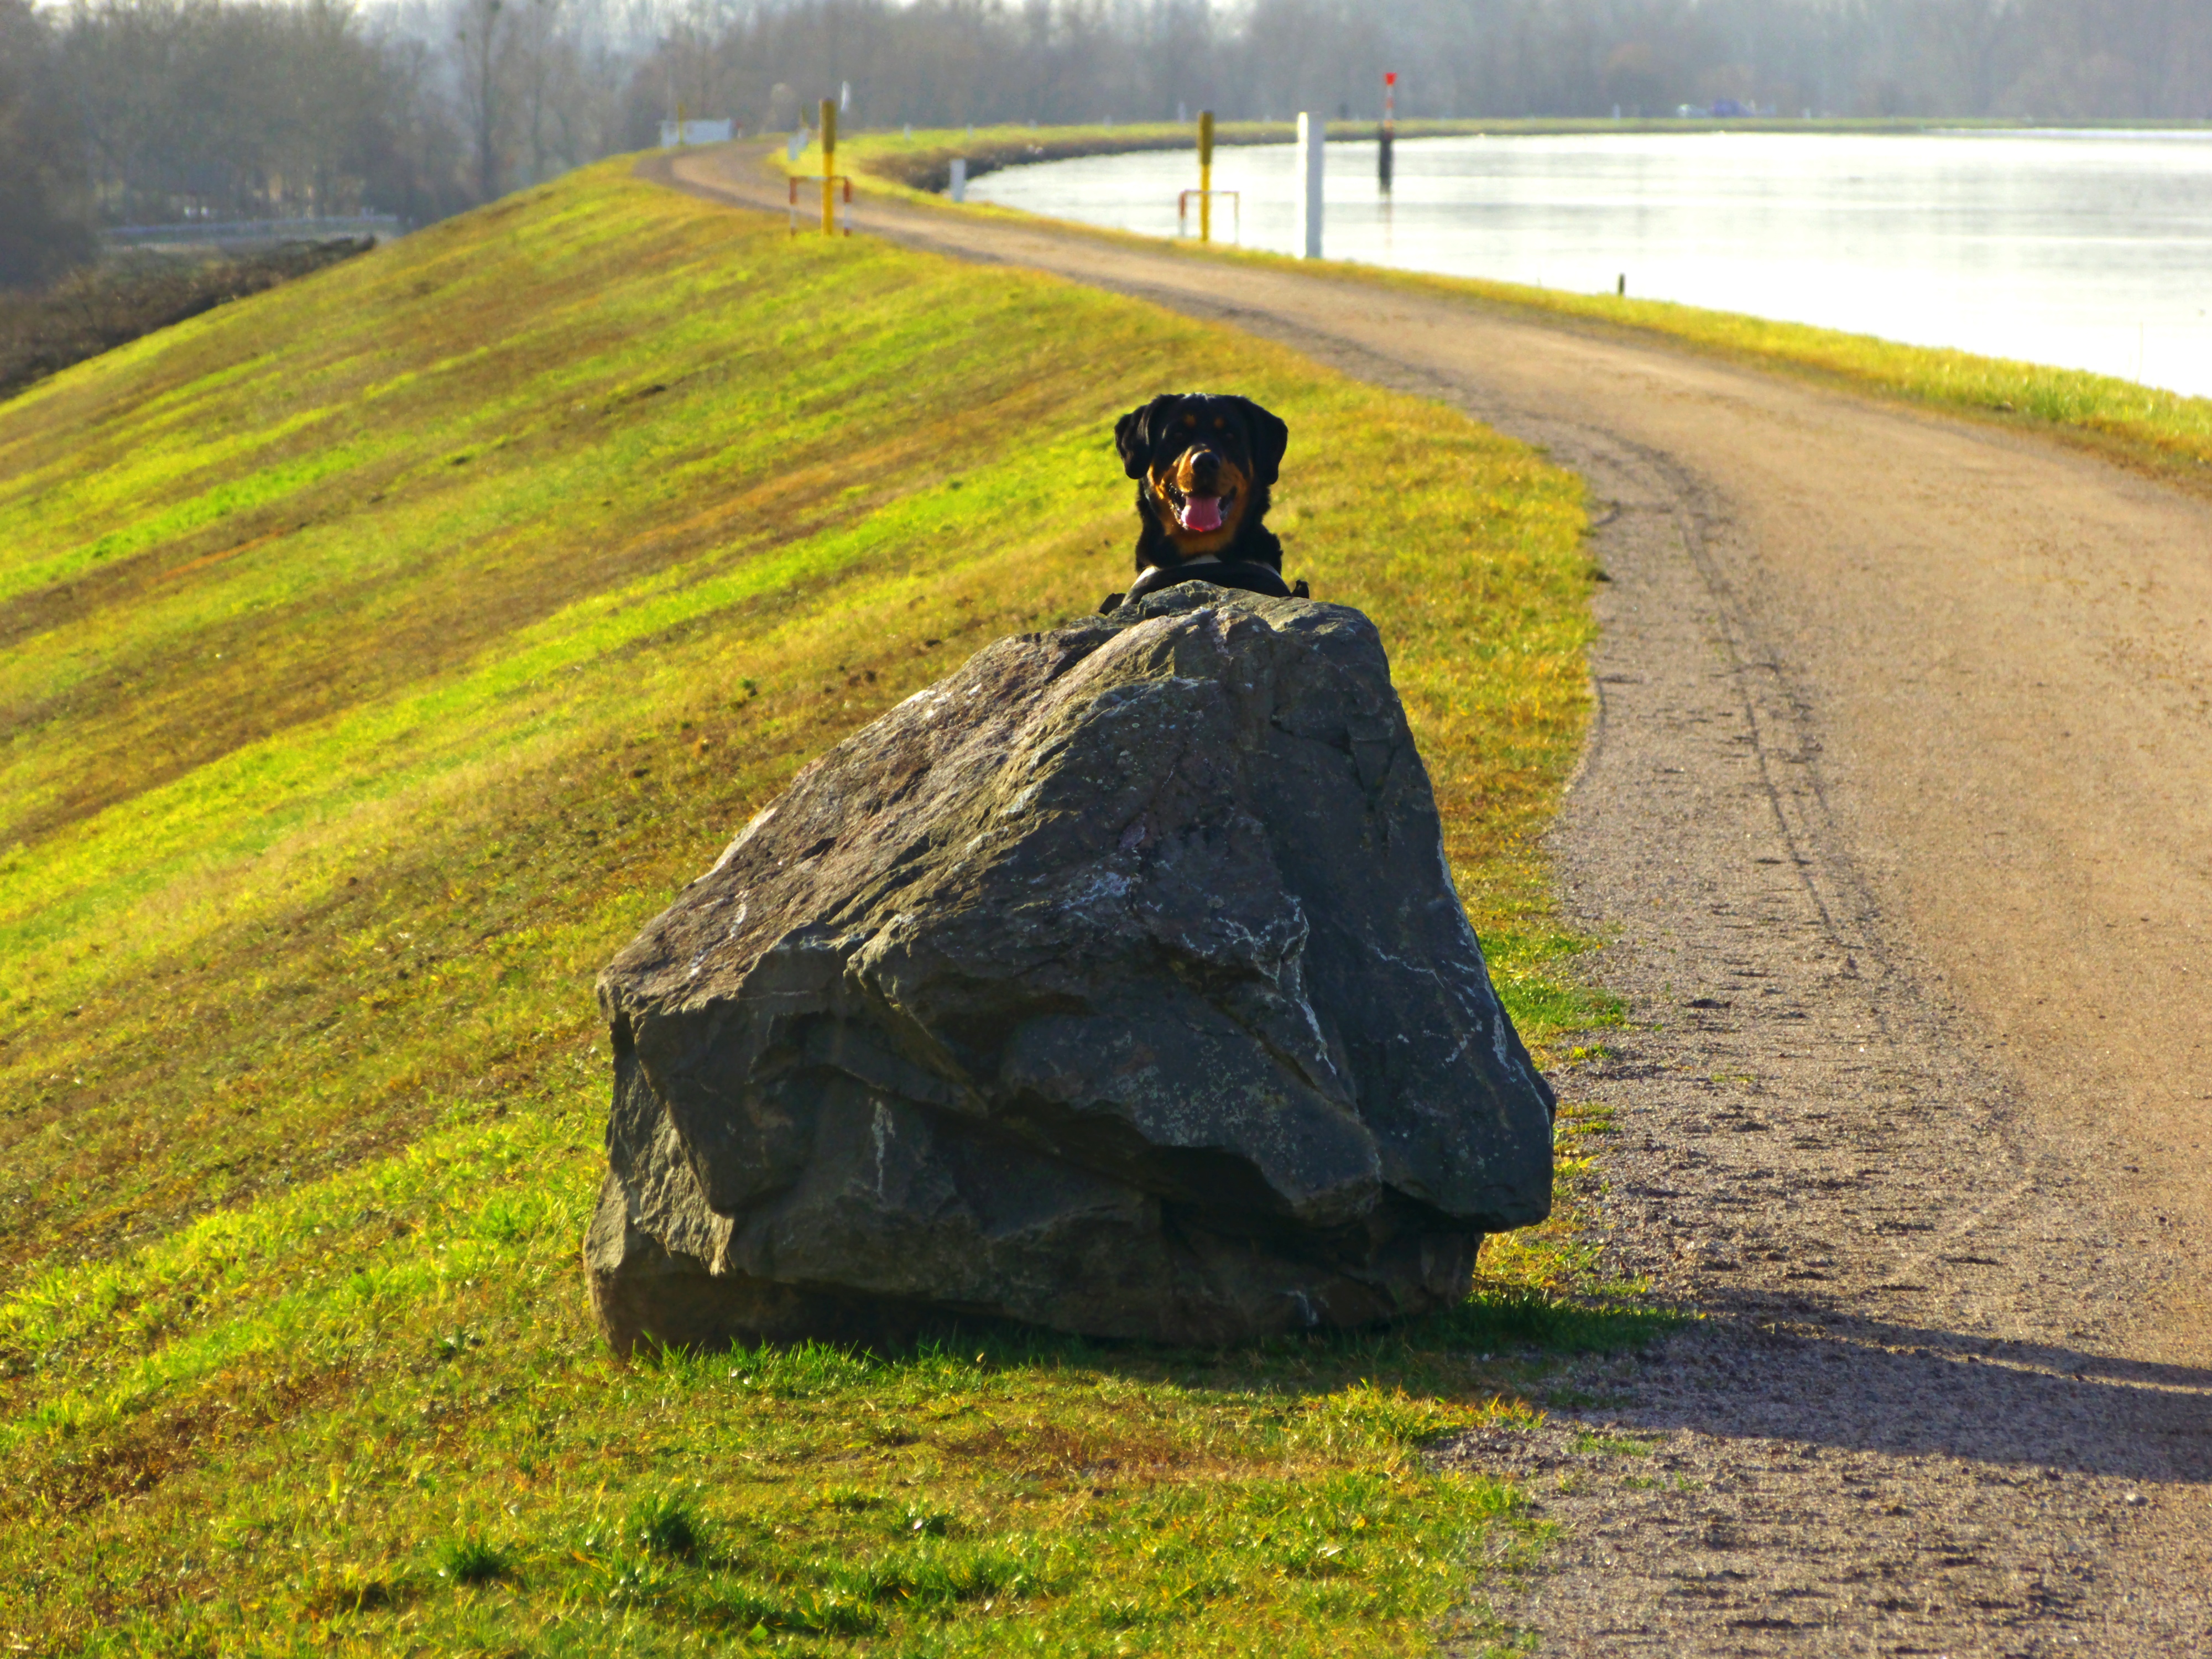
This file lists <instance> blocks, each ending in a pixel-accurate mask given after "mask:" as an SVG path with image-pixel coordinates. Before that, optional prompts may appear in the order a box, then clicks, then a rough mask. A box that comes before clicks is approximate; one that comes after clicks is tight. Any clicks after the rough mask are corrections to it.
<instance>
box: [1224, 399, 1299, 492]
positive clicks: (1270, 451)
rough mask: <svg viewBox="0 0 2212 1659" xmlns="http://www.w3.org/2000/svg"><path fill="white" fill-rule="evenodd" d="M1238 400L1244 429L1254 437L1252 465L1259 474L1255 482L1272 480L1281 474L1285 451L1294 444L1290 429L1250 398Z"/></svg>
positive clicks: (1270, 481) (1252, 439)
mask: <svg viewBox="0 0 2212 1659" xmlns="http://www.w3.org/2000/svg"><path fill="white" fill-rule="evenodd" d="M1237 404H1238V406H1239V407H1240V408H1241V410H1243V416H1244V430H1245V431H1246V432H1247V433H1248V434H1249V435H1250V437H1251V441H1252V465H1253V467H1254V469H1255V471H1257V472H1258V474H1259V477H1257V478H1256V479H1255V480H1254V482H1255V483H1262V484H1271V483H1274V482H1275V479H1276V477H1278V475H1279V474H1280V472H1281V471H1282V466H1283V452H1284V451H1285V450H1286V449H1288V448H1289V447H1291V429H1290V428H1289V427H1287V426H1285V425H1284V424H1283V422H1280V421H1279V420H1277V419H1276V418H1275V417H1274V416H1273V415H1271V414H1269V413H1268V412H1267V410H1264V409H1262V408H1261V407H1260V405H1259V404H1255V403H1254V402H1253V401H1252V400H1251V399H1250V398H1238V399H1237Z"/></svg>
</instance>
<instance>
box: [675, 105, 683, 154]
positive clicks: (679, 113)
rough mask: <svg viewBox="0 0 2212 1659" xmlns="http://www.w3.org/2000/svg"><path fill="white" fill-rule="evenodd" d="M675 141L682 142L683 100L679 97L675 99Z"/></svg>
mask: <svg viewBox="0 0 2212 1659" xmlns="http://www.w3.org/2000/svg"><path fill="white" fill-rule="evenodd" d="M676 142H677V143H678V144H679V145H680V144H682V143H683V142H684V100H682V99H681V98H679V99H678V100H676Z"/></svg>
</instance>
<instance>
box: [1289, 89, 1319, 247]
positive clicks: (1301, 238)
mask: <svg viewBox="0 0 2212 1659" xmlns="http://www.w3.org/2000/svg"><path fill="white" fill-rule="evenodd" d="M1327 148H1328V119H1327V118H1325V117H1322V116H1319V115H1309V114H1306V113H1305V112H1303V111H1301V112H1299V115H1298V179H1299V181H1300V183H1299V189H1298V195H1297V222H1296V225H1295V227H1294V230H1293V234H1292V235H1291V241H1292V242H1293V243H1294V244H1295V245H1296V251H1297V256H1298V258H1301V259H1318V258H1321V181H1322V170H1323V164H1322V152H1323V151H1324V150H1325V149H1327Z"/></svg>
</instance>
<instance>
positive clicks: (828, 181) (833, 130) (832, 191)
mask: <svg viewBox="0 0 2212 1659" xmlns="http://www.w3.org/2000/svg"><path fill="white" fill-rule="evenodd" d="M836 171H837V100H836V99H835V98H824V99H823V100H822V234H823V235H824V236H835V235H836V234H837V194H836V192H837V185H836V177H835V175H836Z"/></svg>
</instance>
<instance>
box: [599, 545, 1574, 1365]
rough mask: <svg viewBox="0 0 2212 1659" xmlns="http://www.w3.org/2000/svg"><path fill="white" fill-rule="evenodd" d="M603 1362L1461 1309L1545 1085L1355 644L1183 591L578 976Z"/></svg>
mask: <svg viewBox="0 0 2212 1659" xmlns="http://www.w3.org/2000/svg"><path fill="white" fill-rule="evenodd" d="M599 1000H600V1005H601V1006H602V1008H603V1009H604V1011H605V1014H606V1017H607V1019H608V1021H609V1024H611V1027H612V1029H613V1039H614V1040H613V1048H614V1057H615V1060H614V1067H615V1088H614V1107H613V1112H612V1117H611V1123H610V1125H609V1129H608V1137H607V1148H608V1164H609V1169H608V1172H607V1176H606V1181H605V1186H604V1188H602V1190H601V1193H600V1196H599V1211H598V1213H597V1215H596V1216H595V1217H594V1218H593V1220H592V1225H591V1230H590V1233H589V1235H588V1237H587V1238H586V1243H585V1264H586V1273H587V1276H588V1278H589V1280H590V1285H591V1296H592V1306H593V1307H594V1309H595V1310H597V1312H598V1314H599V1319H600V1321H601V1322H602V1323H603V1324H604V1325H605V1328H606V1332H607V1334H608V1336H609V1338H610V1339H611V1341H612V1342H613V1343H614V1345H615V1346H616V1347H617V1348H618V1349H622V1350H623V1351H627V1350H628V1349H629V1348H630V1347H631V1346H633V1345H634V1344H635V1343H636V1342H638V1341H640V1340H651V1341H657V1342H661V1343H667V1344H702V1345H703V1344H717V1343H722V1342H726V1341H730V1340H787V1339H794V1338H798V1337H802V1336H817V1337H823V1338H826V1339H831V1340H860V1341H886V1340H889V1341H897V1340H903V1339H905V1338H907V1337H909V1336H911V1335H913V1334H917V1333H919V1332H921V1331H922V1330H924V1329H926V1328H928V1327H930V1326H931V1325H932V1324H933V1323H936V1322H941V1321H946V1320H957V1319H960V1318H974V1317H976V1316H983V1317H996V1318H1010V1319H1014V1320H1021V1321H1026V1322H1034V1323H1036V1324H1039V1325H1046V1326H1051V1327H1054V1328H1058V1329H1060V1330H1064V1331H1075V1332H1083V1333H1087V1334H1094V1335H1100V1336H1115V1337H1151V1338H1158V1339H1162V1340H1170V1341H1176V1342H1196V1343H1209V1344H1210V1343H1221V1342H1229V1341H1234V1340H1239V1339H1243V1338H1248V1337H1252V1336H1256V1335H1260V1334H1267V1333H1271V1332H1280V1331H1287V1330H1297V1329H1301V1328H1309V1327H1312V1326H1317V1325H1357V1324H1362V1323H1365V1322H1370V1321H1374V1320H1379V1319H1387V1318H1390V1317H1392V1316H1398V1315H1402V1314H1408V1313H1413V1312H1418V1311H1420V1310H1426V1309H1431V1308H1435V1307H1437V1306H1440V1305H1443V1304H1447V1303H1449V1302H1452V1301H1454V1300H1455V1299H1457V1298H1458V1297H1462V1296H1463V1295H1465V1294H1466V1293H1467V1291H1468V1281H1469V1278H1470V1275H1471V1273H1472V1270H1473V1267H1474V1255H1475V1249H1476V1246H1477V1245H1478V1244H1479V1243H1480V1242H1481V1239H1482V1237H1483V1235H1484V1234H1485V1233H1486V1232H1491V1231H1497V1230H1498V1229H1502V1228H1507V1227H1516V1226H1520V1225H1524V1224H1526V1223H1528V1222H1532V1221H1536V1220H1540V1219H1541V1218H1543V1216H1544V1215H1545V1214H1546V1212H1547V1208H1548V1206H1549V1203H1550V1198H1551V1108H1552V1104H1553V1101H1552V1094H1551V1091H1550V1090H1549V1089H1548V1088H1547V1086H1546V1085H1545V1083H1544V1080H1543V1079H1542V1078H1541V1076H1540V1075H1538V1073H1537V1072H1536V1070H1535V1068H1534V1066H1532V1065H1531V1064H1530V1063H1529V1060H1528V1053H1527V1051H1526V1050H1525V1049H1524V1048H1522V1044H1521V1041H1520V1038H1519V1037H1518V1036H1517V1035H1516V1033H1515V1031H1514V1030H1513V1027H1512V1024H1511V1022H1510V1021H1509V1020H1508V1019H1507V1018H1506V1015H1505V1012H1504V1009H1503V1008H1502V1007H1501V1006H1499V1004H1498V997H1497V994H1496V993H1495V992H1494V991H1493V990H1492V987H1491V982H1490V975H1489V973H1488V970H1487V969H1486V967H1485V966H1484V963H1483V958H1482V951H1481V947H1480V945H1478V944H1477V943H1476V942H1475V937H1474V932H1473V930H1472V929H1471V928H1470V927H1468V922H1467V918H1466V915H1465V914H1464V912H1463V911H1462V909H1461V907H1460V902H1459V899H1458V896H1457V895H1456V894H1455V892H1454V891H1453V889H1452V882H1451V875H1450V872H1449V869H1448V868H1447V866H1446V865H1445V862H1444V857H1443V839H1442V835H1441V831H1440V826H1439V824H1438V823H1437V809H1436V802H1435V799H1434V797H1433V795H1432V794H1431V791H1430V787H1429V780H1428V775H1427V773H1426V771H1425V769H1423V767H1422V765H1421V759H1420V757H1419V754H1417V753H1416V752H1415V750H1414V748H1413V735H1412V733H1411V732H1409V731H1408V730H1407V726H1406V719H1405V714H1404V713H1403V711H1402V710H1401V708H1400V706H1399V702H1398V698H1397V696H1396V694H1395V692H1394V691H1393V690H1391V686H1390V676H1389V663H1388V661H1387V660H1386V659H1385V657H1384V655H1383V646H1382V642H1381V641H1380V640H1379V639H1378V638H1377V637H1376V631H1375V628H1374V625H1373V624H1372V623H1370V622H1369V621H1368V620H1367V618H1366V617H1363V616H1362V615H1360V614H1359V613H1358V611H1351V610H1346V609H1345V608H1344V607H1342V606H1339V605H1316V604H1313V603H1311V602H1310V601H1306V600H1300V599H1262V598H1260V597H1258V596H1255V595H1253V594H1249V593H1242V592H1227V591H1225V590H1222V589H1219V588H1215V587H1212V586H1200V585H1195V584H1194V585H1186V586H1181V587H1176V588H1173V589H1170V590H1169V591H1168V592H1164V593H1162V594H1159V595H1158V596H1156V597H1154V598H1152V599H1146V600H1145V601H1144V602H1142V603H1141V604H1140V605H1136V606H1133V607H1128V606H1125V607H1124V608H1123V609H1122V610H1121V611H1117V612H1115V614H1113V615H1112V616H1110V617H1103V618H1100V619H1098V620H1096V621H1091V622H1086V623H1080V624H1079V625H1077V626H1074V627H1072V628H1066V629H1060V630H1058V631H1056V632H1054V633H1049V634H1030V635H1021V636H1020V637H1018V638H1014V639H1007V640H1001V641H999V643H997V644H996V645H994V646H992V647H989V648H988V649H987V650H985V651H983V652H981V653H979V654H977V655H976V656H975V658H973V659H971V660H969V662H968V663H967V664H966V665H964V666H963V667H962V668H961V669H960V670H959V671H957V673H954V674H953V675H951V677H950V678H946V679H945V680H942V681H939V683H938V684H935V685H933V686H932V687H930V688H929V689H928V690H926V691H922V692H919V693H917V694H916V695H915V696H912V697H910V698H908V700H907V701H906V702H902V703H901V704H900V705H899V706H898V707H897V708H894V709H893V710H891V711H890V713H889V714H885V715H884V717H883V718H882V719H881V720H878V721H876V722H875V724H874V725H872V726H869V727H867V728H866V730H865V731H862V732H858V733H856V734H855V735H854V736H853V737H852V738H848V739H847V740H846V741H845V742H844V743H842V744H839V745H838V746H837V747H836V749H834V750H830V751H829V753H828V754H826V755H824V756H823V757H821V758H820V759H819V760H817V761H816V762H815V763H813V764H811V766H809V767H807V768H806V769H805V771H803V772H801V773H800V774H799V776H798V778H797V779H796V780H795V781H793V784H792V787H791V788H790V789H789V790H788V791H787V792H786V793H785V794H784V795H783V796H782V797H781V799H778V800H777V801H775V803H774V804H772V805H769V806H768V807H767V808H765V809H764V810H763V811H762V812H761V813H760V814H759V816H758V817H755V818H754V819H753V821H752V822H751V823H749V824H747V825H746V826H745V829H744V833H743V834H741V835H740V836H738V838H737V840H736V841H734V842H732V843H731V844H730V848H729V850H728V851H726V853H724V854H722V856H721V858H720V860H719V861H718V862H717V863H716V864H715V866H714V868H713V869H712V870H710V871H708V872H707V873H706V874H705V875H703V876H702V877H700V878H699V879H697V880H696V881H695V882H693V883H692V884H690V886H689V887H687V888H685V889H684V892H683V894H682V896H680V897H678V899H677V901H676V902H675V903H674V904H672V905H671V906H670V907H669V908H668V909H667V910H666V911H665V913H663V914H662V915H660V916H659V917H658V918H657V919H656V920H654V921H653V923H652V924H651V925H650V926H649V927H647V928H646V929H645V931H644V932H643V933H641V934H639V936H638V937H637V939H635V941H634V942H633V943H632V944H631V945H629V948H628V949H626V950H624V951H623V952H622V954H621V955H620V956H618V957H616V958H615V960H614V962H613V963H611V964H610V965H609V967H608V968H607V969H606V971H605V973H604V974H602V975H600V978H599Z"/></svg>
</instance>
